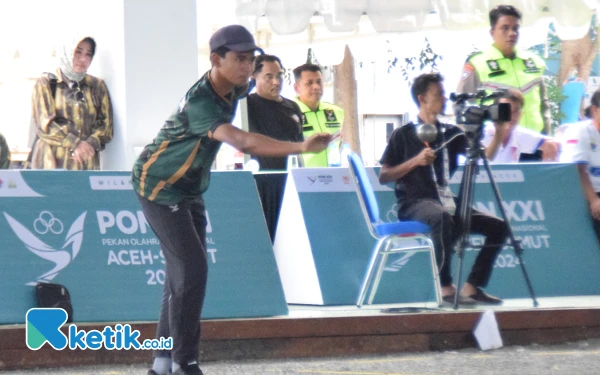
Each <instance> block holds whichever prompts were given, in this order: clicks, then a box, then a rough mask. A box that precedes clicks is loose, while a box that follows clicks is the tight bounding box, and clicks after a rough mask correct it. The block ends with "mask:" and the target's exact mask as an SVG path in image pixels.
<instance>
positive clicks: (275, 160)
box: [248, 94, 304, 170]
mask: <svg viewBox="0 0 600 375" xmlns="http://www.w3.org/2000/svg"><path fill="white" fill-rule="evenodd" d="M248 123H249V126H248V130H249V131H250V132H251V133H258V134H262V135H266V136H268V137H271V138H275V139H277V140H279V141H289V142H302V141H303V140H304V137H303V136H302V111H300V108H299V107H298V104H296V103H294V102H293V101H291V100H289V99H286V98H283V101H281V102H277V101H275V100H269V99H265V98H263V97H261V96H259V95H258V94H250V95H248ZM252 159H255V160H256V161H258V163H259V164H260V169H261V170H286V169H287V157H264V156H256V155H252Z"/></svg>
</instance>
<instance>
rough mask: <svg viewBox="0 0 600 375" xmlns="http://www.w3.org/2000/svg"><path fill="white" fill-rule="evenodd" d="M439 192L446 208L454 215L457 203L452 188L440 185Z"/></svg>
mask: <svg viewBox="0 0 600 375" xmlns="http://www.w3.org/2000/svg"><path fill="white" fill-rule="evenodd" d="M438 193H439V195H440V201H441V202H442V206H444V210H445V211H446V212H448V213H449V214H450V215H454V212H456V203H454V197H453V196H452V191H451V190H450V188H449V187H448V186H438Z"/></svg>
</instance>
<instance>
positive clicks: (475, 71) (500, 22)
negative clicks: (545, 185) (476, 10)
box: [456, 5, 550, 134]
mask: <svg viewBox="0 0 600 375" xmlns="http://www.w3.org/2000/svg"><path fill="white" fill-rule="evenodd" d="M489 18H490V27H491V29H490V34H491V36H492V39H493V41H494V42H493V44H492V45H490V46H489V47H487V48H485V49H484V50H482V51H478V52H475V53H473V54H471V55H470V56H469V57H468V58H467V61H466V62H465V65H464V67H463V72H462V77H461V80H460V82H459V84H458V87H457V89H456V91H457V92H459V93H463V92H470V93H475V92H476V91H477V90H478V89H481V88H483V89H485V91H486V93H487V94H490V93H491V92H494V91H497V90H508V89H515V90H518V91H520V92H521V93H522V94H523V97H524V99H525V105H524V106H523V112H522V113H523V115H522V117H521V123H520V125H519V126H522V127H524V128H528V129H531V130H533V131H535V132H538V133H540V132H542V133H544V134H549V132H550V107H549V104H548V99H547V97H546V88H545V85H544V81H543V79H542V75H543V74H544V69H545V68H546V64H545V63H544V60H542V58H541V57H539V56H538V55H536V54H535V53H533V52H530V51H525V50H522V49H519V48H517V46H516V45H517V42H518V40H519V32H520V28H521V12H520V11H519V10H518V9H516V8H515V7H513V6H511V5H499V6H497V7H495V8H494V9H492V10H491V11H490V13H489ZM490 104H491V103H490Z"/></svg>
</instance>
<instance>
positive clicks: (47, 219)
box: [4, 211, 87, 286]
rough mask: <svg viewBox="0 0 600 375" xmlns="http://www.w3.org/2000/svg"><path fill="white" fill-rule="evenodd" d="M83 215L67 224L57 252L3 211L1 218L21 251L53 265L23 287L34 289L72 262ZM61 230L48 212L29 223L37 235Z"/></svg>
mask: <svg viewBox="0 0 600 375" xmlns="http://www.w3.org/2000/svg"><path fill="white" fill-rule="evenodd" d="M86 214H87V212H84V213H83V214H81V215H79V217H78V218H77V219H76V220H75V221H74V222H73V224H71V227H70V228H69V230H68V232H67V235H66V236H65V240H64V243H63V245H62V247H60V249H57V248H54V247H52V246H50V245H48V244H46V243H45V242H44V241H42V240H41V239H39V238H38V236H36V235H35V234H34V233H33V232H32V231H30V230H29V229H27V227H25V226H24V225H23V224H21V223H19V222H18V221H17V220H16V219H15V218H13V217H12V216H10V215H9V214H7V213H6V212H4V217H5V218H6V221H7V222H8V225H10V227H11V229H12V230H13V232H14V233H15V235H16V236H17V237H18V238H19V239H20V240H21V242H23V245H25V248H26V249H27V250H29V251H31V252H32V253H34V254H35V255H37V256H38V257H40V258H43V259H46V260H48V261H49V262H50V263H52V264H54V267H53V268H51V269H50V270H49V271H47V272H45V273H43V274H42V275H40V276H38V277H37V278H36V279H35V281H31V282H29V283H27V284H26V285H30V286H35V285H36V284H37V283H48V282H50V281H51V280H52V279H54V278H55V277H56V276H57V275H58V273H59V272H60V271H62V270H63V269H65V268H66V267H67V266H68V265H69V264H70V263H71V262H72V261H73V259H75V257H76V256H77V254H79V250H80V249H81V244H82V242H83V225H84V222H85V216H86ZM64 229H65V228H64V225H63V223H62V221H61V220H59V219H58V218H56V217H55V216H54V214H52V212H50V211H42V212H41V213H40V214H39V216H38V217H37V218H36V219H35V220H34V221H33V230H34V231H35V232H36V233H37V234H38V235H48V234H52V235H60V234H62V233H63V232H64Z"/></svg>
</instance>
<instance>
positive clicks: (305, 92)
mask: <svg viewBox="0 0 600 375" xmlns="http://www.w3.org/2000/svg"><path fill="white" fill-rule="evenodd" d="M294 78H295V83H294V90H296V94H298V96H297V97H296V98H295V99H294V100H295V101H296V103H298V106H299V107H300V110H301V111H302V113H303V114H304V116H302V133H303V135H304V139H307V138H308V137H310V136H312V135H313V134H316V133H329V134H336V133H337V135H339V134H340V132H341V130H342V125H343V124H344V110H343V109H341V108H340V107H338V106H336V105H333V104H331V103H327V102H323V101H321V97H322V96H323V74H322V72H321V68H320V67H319V66H318V65H315V64H304V65H300V66H299V67H297V68H296V69H294ZM337 142H339V140H338V141H337ZM302 159H303V161H304V166H305V167H327V166H328V165H329V163H328V161H327V151H326V150H325V151H322V152H319V153H313V154H303V155H302Z"/></svg>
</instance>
